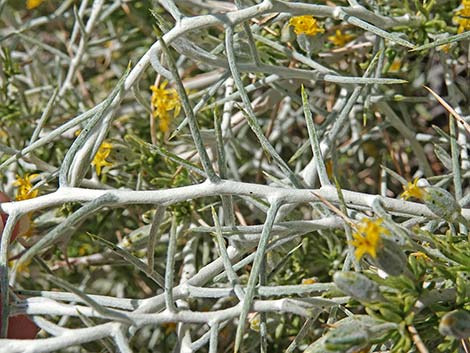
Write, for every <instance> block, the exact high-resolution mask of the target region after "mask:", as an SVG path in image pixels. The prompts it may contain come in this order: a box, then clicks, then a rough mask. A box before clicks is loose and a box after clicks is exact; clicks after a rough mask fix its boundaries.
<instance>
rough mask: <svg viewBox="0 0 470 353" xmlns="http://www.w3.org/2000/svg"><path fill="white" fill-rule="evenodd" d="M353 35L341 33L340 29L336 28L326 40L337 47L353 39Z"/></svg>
mask: <svg viewBox="0 0 470 353" xmlns="http://www.w3.org/2000/svg"><path fill="white" fill-rule="evenodd" d="M353 38H354V36H353V35H351V34H347V33H343V32H341V30H339V29H337V30H336V31H335V34H334V35H333V36H329V37H328V40H329V41H330V42H332V43H333V44H334V45H336V46H337V47H344V45H345V44H346V43H347V42H349V41H350V40H351V39H353Z"/></svg>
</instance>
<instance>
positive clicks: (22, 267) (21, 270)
mask: <svg viewBox="0 0 470 353" xmlns="http://www.w3.org/2000/svg"><path fill="white" fill-rule="evenodd" d="M14 265H15V262H14V261H8V267H10V268H13V266H14ZM29 265H31V260H28V261H26V262H24V263H22V264H21V265H19V266H18V268H17V269H16V271H17V272H19V273H23V274H25V273H29Z"/></svg>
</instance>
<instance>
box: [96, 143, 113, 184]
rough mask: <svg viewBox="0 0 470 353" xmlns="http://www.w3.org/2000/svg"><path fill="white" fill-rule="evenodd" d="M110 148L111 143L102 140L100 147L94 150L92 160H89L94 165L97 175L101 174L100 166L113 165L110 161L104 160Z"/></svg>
mask: <svg viewBox="0 0 470 353" xmlns="http://www.w3.org/2000/svg"><path fill="white" fill-rule="evenodd" d="M112 148H113V145H112V144H110V143H109V142H106V141H104V142H103V143H102V144H101V146H100V148H98V152H96V155H95V157H94V158H93V161H92V162H91V164H92V165H94V166H95V168H96V174H97V175H98V176H100V175H101V168H103V167H110V166H112V165H113V164H112V163H111V162H108V161H107V160H106V158H108V157H109V155H110V153H111V149H112Z"/></svg>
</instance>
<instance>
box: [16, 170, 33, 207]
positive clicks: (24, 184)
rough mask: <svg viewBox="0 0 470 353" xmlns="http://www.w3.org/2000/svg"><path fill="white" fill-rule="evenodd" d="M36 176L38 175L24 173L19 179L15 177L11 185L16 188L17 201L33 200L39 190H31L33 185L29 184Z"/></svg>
mask: <svg viewBox="0 0 470 353" xmlns="http://www.w3.org/2000/svg"><path fill="white" fill-rule="evenodd" d="M38 175H39V174H29V173H26V174H25V175H24V177H23V178H21V177H20V176H19V175H17V176H16V181H15V182H14V183H13V185H14V186H17V187H18V190H17V192H16V200H17V201H22V200H28V199H33V198H35V197H36V196H38V194H39V190H38V189H33V184H32V183H31V180H33V179H34V178H36V177H37V176H38Z"/></svg>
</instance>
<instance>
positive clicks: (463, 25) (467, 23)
mask: <svg viewBox="0 0 470 353" xmlns="http://www.w3.org/2000/svg"><path fill="white" fill-rule="evenodd" d="M452 20H453V21H454V22H455V23H457V24H458V25H459V28H458V30H457V33H462V32H464V31H468V30H470V0H462V8H461V9H460V10H458V11H457V12H456V13H455V16H454V17H453V18H452Z"/></svg>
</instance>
